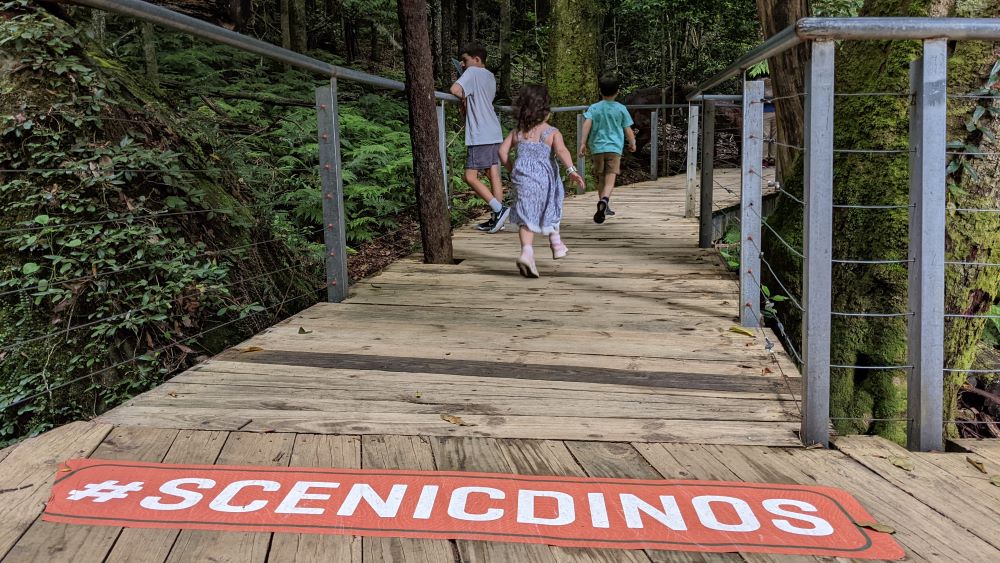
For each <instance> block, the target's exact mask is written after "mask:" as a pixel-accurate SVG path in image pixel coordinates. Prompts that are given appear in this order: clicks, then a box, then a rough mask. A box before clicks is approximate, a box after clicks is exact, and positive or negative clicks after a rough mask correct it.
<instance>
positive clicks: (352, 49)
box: [340, 12, 360, 63]
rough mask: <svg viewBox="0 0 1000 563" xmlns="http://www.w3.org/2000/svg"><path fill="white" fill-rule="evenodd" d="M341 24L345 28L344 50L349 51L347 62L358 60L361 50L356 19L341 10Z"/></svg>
mask: <svg viewBox="0 0 1000 563" xmlns="http://www.w3.org/2000/svg"><path fill="white" fill-rule="evenodd" d="M340 26H341V28H342V29H343V30H344V51H345V52H346V53H347V62H348V63H353V62H354V61H356V60H357V58H358V51H360V48H359V47H358V31H357V27H356V23H355V20H354V18H350V17H347V16H346V15H345V14H344V13H343V12H341V15H340Z"/></svg>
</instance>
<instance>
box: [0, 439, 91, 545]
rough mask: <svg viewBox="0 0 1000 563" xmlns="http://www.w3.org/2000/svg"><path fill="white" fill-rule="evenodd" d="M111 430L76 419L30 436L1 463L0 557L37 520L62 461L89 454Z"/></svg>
mask: <svg viewBox="0 0 1000 563" xmlns="http://www.w3.org/2000/svg"><path fill="white" fill-rule="evenodd" d="M110 431H111V426H110V425H108V424H94V423H91V422H73V423H70V424H67V425H65V426H60V427H59V428H55V429H53V430H50V431H48V432H45V433H44V434H41V435H40V436H36V437H34V438H28V439H27V440H25V441H23V442H21V443H20V444H18V445H17V447H15V448H14V449H13V451H11V452H10V453H8V454H7V457H6V458H4V460H3V461H2V462H0V490H3V491H4V493H3V502H0V560H2V559H5V557H4V556H5V555H6V554H7V552H8V551H10V549H11V548H12V547H14V544H15V543H17V541H18V539H20V538H21V535H22V534H24V532H25V530H27V529H28V527H29V526H31V524H32V523H33V522H34V521H35V519H36V518H37V517H38V515H39V514H41V513H42V510H43V509H44V508H45V502H46V500H48V498H49V493H50V491H51V489H52V481H53V478H54V476H55V474H56V470H57V469H58V467H59V464H60V463H62V462H63V461H66V460H67V459H70V458H78V457H88V456H89V455H90V454H91V452H93V451H94V449H95V448H97V446H98V445H99V444H100V443H101V442H102V441H103V440H104V438H105V437H107V435H108V433H109V432H110Z"/></svg>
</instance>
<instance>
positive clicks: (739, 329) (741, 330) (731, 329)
mask: <svg viewBox="0 0 1000 563" xmlns="http://www.w3.org/2000/svg"><path fill="white" fill-rule="evenodd" d="M729 332H735V333H736V334H742V335H743V336H749V337H751V338H753V333H752V332H750V331H749V330H747V329H745V328H743V327H741V326H731V327H729Z"/></svg>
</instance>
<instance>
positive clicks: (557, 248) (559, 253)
mask: <svg viewBox="0 0 1000 563" xmlns="http://www.w3.org/2000/svg"><path fill="white" fill-rule="evenodd" d="M549 248H551V249H552V259H553V260H558V259H560V258H565V257H566V254H568V253H569V248H566V245H565V244H563V243H561V242H560V243H559V244H551V245H549Z"/></svg>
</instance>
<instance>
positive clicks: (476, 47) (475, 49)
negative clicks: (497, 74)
mask: <svg viewBox="0 0 1000 563" xmlns="http://www.w3.org/2000/svg"><path fill="white" fill-rule="evenodd" d="M462 54H463V55H469V56H470V57H472V58H476V57H479V60H481V61H483V64H486V48H485V47H483V46H482V45H480V44H479V43H469V44H468V45H466V46H465V48H464V49H462Z"/></svg>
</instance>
